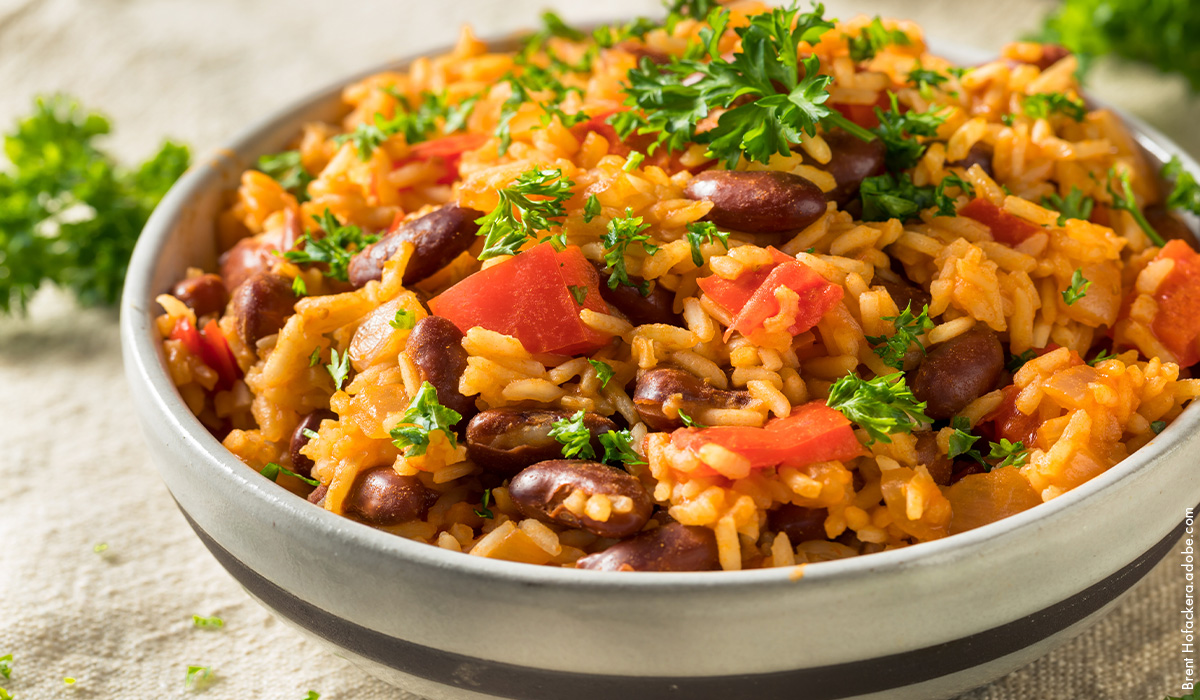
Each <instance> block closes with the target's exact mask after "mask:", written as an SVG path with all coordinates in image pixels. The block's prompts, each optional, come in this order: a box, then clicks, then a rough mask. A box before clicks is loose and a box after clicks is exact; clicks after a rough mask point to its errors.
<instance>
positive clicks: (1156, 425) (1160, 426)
mask: <svg viewBox="0 0 1200 700" xmlns="http://www.w3.org/2000/svg"><path fill="white" fill-rule="evenodd" d="M1166 427H1167V422H1166V421H1165V420H1156V421H1154V422H1153V423H1151V424H1150V429H1151V430H1153V431H1154V434H1155V435H1158V434H1159V433H1161V432H1162V431H1163V430H1164V429H1165V428H1166Z"/></svg>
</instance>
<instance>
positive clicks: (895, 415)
mask: <svg viewBox="0 0 1200 700" xmlns="http://www.w3.org/2000/svg"><path fill="white" fill-rule="evenodd" d="M825 403H826V405H828V406H829V407H830V408H832V409H835V410H837V411H840V412H841V414H842V415H844V416H846V418H847V419H848V420H849V421H850V422H852V423H857V424H858V426H859V427H860V428H862V429H863V430H865V431H867V435H868V436H869V437H870V441H871V442H876V441H878V442H888V443H890V442H891V441H892V438H891V437H890V435H892V434H894V433H911V432H912V431H913V429H915V428H916V427H917V426H918V425H921V424H923V423H929V422H931V421H930V419H929V416H926V415H925V403H924V402H921V401H917V397H916V396H913V393H912V389H910V388H909V387H908V386H907V385H906V384H905V381H904V373H903V372H896V373H894V374H887V375H884V376H882V377H876V378H875V379H863V378H861V377H859V376H858V375H856V374H853V373H851V374H847V375H846V376H844V377H842V378H841V379H839V380H837V381H836V382H834V383H833V386H831V387H829V398H828V399H826V401H825Z"/></svg>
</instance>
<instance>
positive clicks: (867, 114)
mask: <svg viewBox="0 0 1200 700" xmlns="http://www.w3.org/2000/svg"><path fill="white" fill-rule="evenodd" d="M829 106H830V107H833V108H834V109H836V110H837V111H839V112H841V113H842V116H843V117H845V118H847V119H849V120H850V121H852V122H854V123H855V124H858V125H859V126H861V127H863V128H864V129H874V128H875V127H877V126H879V117H877V116H876V115H875V108H876V107H878V108H880V109H883V110H887V109H890V108H891V106H892V102H891V99H890V98H888V95H887V91H886V90H885V91H882V92H880V93H879V97H878V98H876V99H875V102H873V103H872V104H869V105H851V104H845V103H842V102H830V103H829ZM901 111H902V112H903V111H907V110H906V109H904V108H903V107H902V108H901Z"/></svg>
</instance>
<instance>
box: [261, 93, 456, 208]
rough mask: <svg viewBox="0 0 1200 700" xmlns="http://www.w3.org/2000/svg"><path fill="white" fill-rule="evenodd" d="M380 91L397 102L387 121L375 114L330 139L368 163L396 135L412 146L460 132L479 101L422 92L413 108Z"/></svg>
mask: <svg viewBox="0 0 1200 700" xmlns="http://www.w3.org/2000/svg"><path fill="white" fill-rule="evenodd" d="M384 91H385V92H387V94H389V95H391V96H392V98H394V99H395V100H396V101H397V102H398V105H397V107H396V111H395V112H394V113H393V114H392V116H391V117H390V118H388V117H384V116H383V114H381V113H378V112H377V113H376V114H375V116H374V117H372V119H371V120H370V121H367V122H363V123H361V124H359V125H358V126H356V127H354V130H353V131H351V132H349V133H346V134H339V135H338V136H335V137H334V139H333V141H334V143H337V144H339V145H340V144H343V143H345V142H347V141H349V142H350V143H352V144H354V150H355V151H357V152H358V157H359V159H360V160H370V158H371V155H372V154H374V153H375V149H377V148H379V147H380V146H381V145H382V144H383V142H384V141H387V140H388V139H390V138H391V137H393V136H395V135H397V134H402V135H403V136H404V141H405V143H408V144H409V145H412V144H414V143H420V142H422V141H426V140H428V139H429V138H430V137H431V136H434V135H436V134H438V133H439V132H440V133H443V134H451V133H454V132H455V131H461V130H462V129H463V128H465V127H466V122H467V117H469V116H470V114H471V111H472V110H473V109H474V108H475V103H476V102H477V101H478V100H479V98H478V96H474V97H469V98H467V99H465V100H463V101H462V102H459V103H457V104H452V103H451V102H450V99H449V97H447V95H446V93H445V92H442V93H433V92H423V93H421V102H420V104H419V105H417V106H416V107H415V108H414V107H413V106H412V104H411V103H410V102H409V100H408V98H407V97H405V96H404V95H402V94H400V93H398V92H397V91H396V90H394V89H389V88H384ZM268 174H269V173H268ZM281 184H282V183H281Z"/></svg>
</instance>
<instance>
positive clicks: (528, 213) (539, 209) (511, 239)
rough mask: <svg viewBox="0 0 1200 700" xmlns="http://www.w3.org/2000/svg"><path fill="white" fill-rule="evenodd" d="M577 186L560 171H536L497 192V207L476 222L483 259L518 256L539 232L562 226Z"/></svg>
mask: <svg viewBox="0 0 1200 700" xmlns="http://www.w3.org/2000/svg"><path fill="white" fill-rule="evenodd" d="M574 186H575V183H574V182H572V181H571V180H569V179H567V178H565V177H563V174H562V171H561V170H557V169H549V168H547V169H545V170H538V169H537V168H534V169H532V170H527V171H525V172H524V173H521V175H520V177H518V178H517V179H516V180H514V181H513V183H512V184H511V185H509V186H508V187H505V188H503V189H501V190H499V191H498V192H497V194H499V195H500V201H499V202H498V203H497V204H496V208H495V209H492V211H491V212H490V213H489V214H487V215H486V216H483V217H481V218H479V219H477V220H476V221H475V223H477V224H479V231H478V232H477V234H476V235H479V236H483V237H484V245H483V251H482V252H481V253H480V254H479V259H480V260H487V259H489V258H495V257H498V256H501V255H515V254H516V253H517V251H518V250H520V248H521V246H522V245H523V244H524V243H525V242H526V241H527V240H528V239H529V238H531V237H533V236H536V235H537V232H538V231H547V230H549V229H551V228H553V227H555V226H559V225H561V224H562V218H563V217H565V216H566V215H567V211H566V209H565V208H564V206H563V205H564V204H565V203H566V201H567V200H568V199H570V198H571V188H573V187H574Z"/></svg>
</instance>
